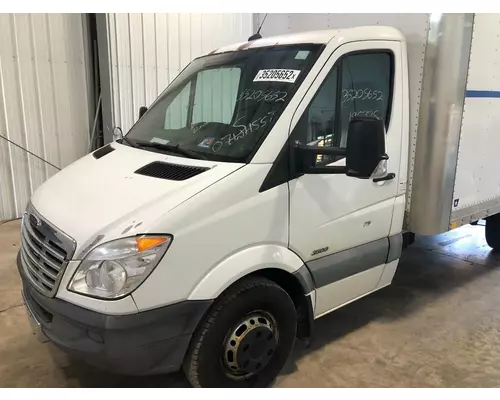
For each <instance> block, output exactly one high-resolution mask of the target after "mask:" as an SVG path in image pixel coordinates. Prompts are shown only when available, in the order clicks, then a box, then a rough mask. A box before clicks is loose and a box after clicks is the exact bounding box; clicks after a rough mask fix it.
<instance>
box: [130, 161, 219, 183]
mask: <svg viewBox="0 0 500 400" xmlns="http://www.w3.org/2000/svg"><path fill="white" fill-rule="evenodd" d="M208 169H210V168H204V167H192V166H189V165H180V164H170V163H165V162H161V161H155V162H152V163H151V164H148V165H145V166H144V167H141V168H139V169H138V170H137V171H135V173H136V174H139V175H145V176H151V177H153V178H160V179H168V180H172V181H184V180H186V179H189V178H192V177H193V176H196V175H198V174H201V173H202V172H205V171H207V170H208Z"/></svg>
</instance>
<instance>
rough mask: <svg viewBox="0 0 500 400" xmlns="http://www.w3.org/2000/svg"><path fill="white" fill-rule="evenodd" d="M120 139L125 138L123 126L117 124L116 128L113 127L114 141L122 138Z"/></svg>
mask: <svg viewBox="0 0 500 400" xmlns="http://www.w3.org/2000/svg"><path fill="white" fill-rule="evenodd" d="M120 139H123V132H122V128H120V127H119V126H117V127H115V129H113V141H114V142H116V141H117V140H120Z"/></svg>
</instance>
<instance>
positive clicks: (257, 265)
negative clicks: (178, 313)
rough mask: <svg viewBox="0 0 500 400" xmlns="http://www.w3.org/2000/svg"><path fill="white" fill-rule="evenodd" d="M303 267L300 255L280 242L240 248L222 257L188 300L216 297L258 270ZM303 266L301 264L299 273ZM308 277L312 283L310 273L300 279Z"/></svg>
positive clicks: (289, 271) (296, 268) (290, 269)
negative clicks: (278, 243)
mask: <svg viewBox="0 0 500 400" xmlns="http://www.w3.org/2000/svg"><path fill="white" fill-rule="evenodd" d="M302 267H304V262H303V261H302V260H301V259H300V257H299V256H297V255H296V254H295V253H293V252H292V251H291V250H289V249H288V248H286V247H283V246H280V245H276V244H266V245H259V246H255V247H250V248H246V249H242V250H240V251H238V252H237V253H235V254H232V255H231V256H229V257H228V258H225V259H224V260H222V261H221V262H220V263H219V264H217V265H216V266H215V267H214V268H213V269H212V270H211V271H210V272H209V273H208V274H207V275H205V277H203V279H202V280H201V281H200V282H199V283H198V284H197V285H196V287H195V288H194V289H193V291H192V292H191V293H190V295H189V297H188V300H207V299H215V298H216V297H217V296H219V295H220V294H221V293H222V292H223V291H224V290H225V289H227V288H228V287H229V286H231V285H232V284H233V283H234V282H236V281H237V280H238V279H240V278H242V277H244V276H246V275H248V274H251V273H252V272H255V271H258V270H262V269H266V268H276V269H280V270H283V271H286V272H288V273H290V274H293V273H295V272H297V271H299V269H301V268H302ZM305 269H306V268H305V267H304V268H303V269H302V270H301V272H302V271H304V270H305ZM307 273H308V271H307ZM308 274H309V273H308ZM300 278H303V277H302V276H301V277H300ZM308 279H309V282H311V283H312V280H311V278H310V276H308V277H306V278H305V279H303V280H305V281H307V280H308ZM303 286H310V285H304V284H303Z"/></svg>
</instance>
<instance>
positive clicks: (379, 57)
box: [292, 51, 393, 166]
mask: <svg viewBox="0 0 500 400" xmlns="http://www.w3.org/2000/svg"><path fill="white" fill-rule="evenodd" d="M392 70H393V57H392V53H389V52H387V51H380V52H369V53H355V54H349V55H347V56H344V57H342V58H341V59H340V60H339V61H338V62H337V63H336V64H335V66H334V67H333V68H332V70H331V71H330V73H329V74H328V75H327V77H326V79H325V81H324V82H323V84H322V85H321V87H320V88H319V90H318V91H317V93H316V95H315V96H314V98H313V100H312V101H311V103H310V104H309V106H308V107H307V108H306V110H305V112H304V114H303V115H302V117H301V119H300V120H299V122H298V124H297V126H296V127H295V129H294V132H293V133H292V135H293V139H294V140H295V141H300V142H302V143H305V144H307V145H311V146H325V147H345V145H346V141H347V131H348V128H349V122H350V120H351V119H352V118H353V117H356V116H366V117H375V118H379V119H383V120H384V121H385V123H386V127H387V126H388V124H389V117H390V106H391V97H392ZM341 158H343V157H339V156H330V155H318V156H317V158H316V165H318V166H321V165H327V164H330V163H332V162H334V161H337V160H339V159H341Z"/></svg>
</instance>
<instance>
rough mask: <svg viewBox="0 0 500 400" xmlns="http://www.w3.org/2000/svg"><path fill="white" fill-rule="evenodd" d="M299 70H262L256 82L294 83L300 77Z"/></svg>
mask: <svg viewBox="0 0 500 400" xmlns="http://www.w3.org/2000/svg"><path fill="white" fill-rule="evenodd" d="M299 74H300V71H299V70H297V69H261V70H260V71H259V72H257V75H255V78H254V79H253V81H254V82H265V81H267V82H287V83H294V82H295V81H296V80H297V77H298V76H299Z"/></svg>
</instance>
